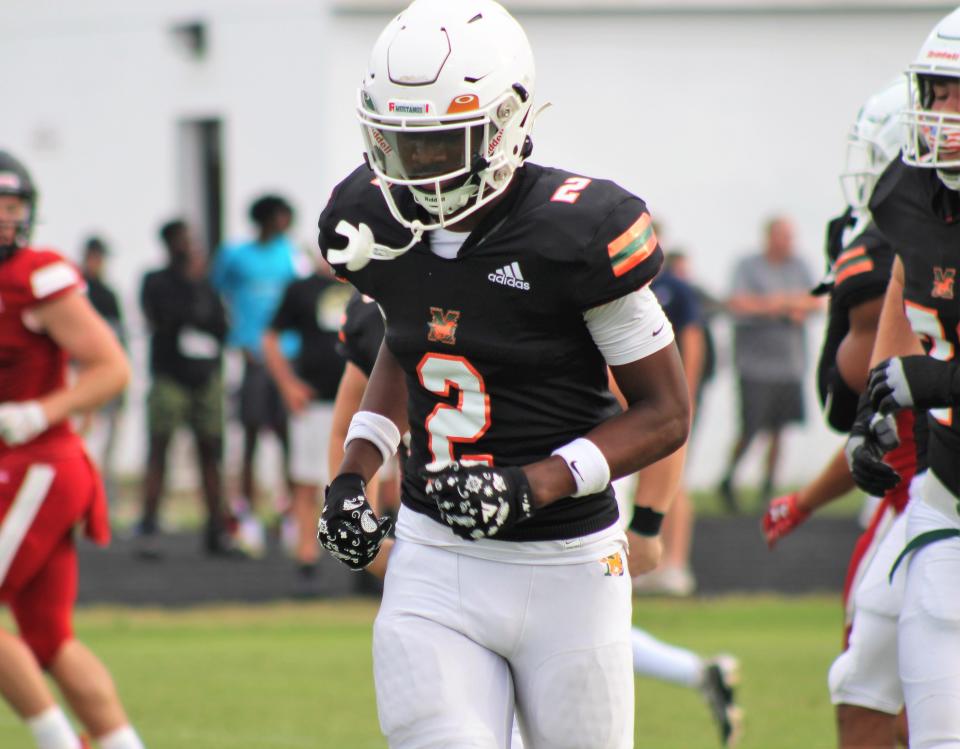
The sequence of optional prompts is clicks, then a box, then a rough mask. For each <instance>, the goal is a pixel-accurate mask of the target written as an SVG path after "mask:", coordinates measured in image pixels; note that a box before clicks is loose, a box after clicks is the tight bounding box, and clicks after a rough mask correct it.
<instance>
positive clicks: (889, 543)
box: [763, 79, 923, 749]
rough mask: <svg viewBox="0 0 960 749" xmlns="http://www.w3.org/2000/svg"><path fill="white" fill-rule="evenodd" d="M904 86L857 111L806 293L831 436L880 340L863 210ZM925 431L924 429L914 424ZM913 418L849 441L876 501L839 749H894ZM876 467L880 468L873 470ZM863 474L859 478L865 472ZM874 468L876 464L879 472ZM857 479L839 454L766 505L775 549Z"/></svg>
mask: <svg viewBox="0 0 960 749" xmlns="http://www.w3.org/2000/svg"><path fill="white" fill-rule="evenodd" d="M905 100H906V81H904V80H902V79H900V80H897V81H896V82H894V83H893V84H891V85H889V86H887V87H886V88H885V89H884V90H882V91H881V92H880V93H878V94H876V95H874V96H872V97H871V98H870V99H868V101H867V102H866V104H865V105H864V106H863V108H862V109H861V111H860V113H859V115H858V117H857V121H856V123H855V125H854V127H853V130H852V131H851V137H850V148H849V151H848V156H847V165H846V171H845V174H844V175H843V177H842V180H843V183H844V187H845V188H849V189H845V194H846V195H847V198H848V200H850V208H849V209H848V211H847V212H846V213H845V214H844V215H843V216H842V217H840V218H838V219H835V220H833V221H831V222H830V224H829V226H828V231H827V260H828V265H829V268H830V271H829V273H828V275H827V278H826V279H825V281H824V282H823V283H822V284H821V285H820V286H819V287H818V288H817V289H816V290H815V291H814V293H829V294H830V307H829V316H828V321H827V328H826V332H825V340H824V343H823V349H822V351H821V356H820V363H819V366H818V380H819V390H820V397H821V404H822V405H823V407H824V416H825V417H826V420H827V422H828V423H829V424H830V426H832V427H833V428H834V429H836V430H837V431H841V432H849V431H850V430H851V428H852V427H853V425H854V419H855V416H856V413H857V404H858V401H859V398H860V393H862V392H863V390H864V389H865V388H866V382H867V375H868V372H869V361H870V354H871V351H872V349H873V344H874V340H875V338H876V332H877V325H878V322H879V317H880V309H881V306H882V302H883V296H884V293H885V291H886V287H887V282H888V281H889V279H890V269H891V266H892V263H893V257H894V252H893V248H892V247H891V246H890V244H889V243H888V242H887V241H886V238H885V237H884V236H883V235H882V234H881V233H880V231H879V230H878V229H877V227H876V225H875V224H874V223H873V222H872V219H871V216H870V212H869V210H868V208H867V202H868V200H869V198H870V195H871V193H872V191H873V187H874V186H875V184H876V181H877V178H878V177H879V176H880V173H881V172H882V171H883V169H884V168H885V167H886V166H887V165H888V164H889V163H890V162H891V161H892V160H893V159H895V158H898V157H899V153H900V147H901V145H902V142H903V127H902V124H901V120H902V114H903V110H904V104H905ZM916 424H917V425H922V424H923V422H922V420H919V421H916ZM914 425H915V420H914V418H913V412H912V411H903V412H902V413H901V414H900V415H899V432H900V434H901V435H902V437H903V438H902V439H901V444H900V445H899V446H898V447H897V448H896V450H895V451H893V452H890V453H888V454H887V455H886V456H882V454H881V453H880V452H879V451H875V450H871V449H870V448H871V445H868V444H865V442H864V441H862V440H861V441H860V442H851V446H852V449H851V454H852V457H853V456H855V457H856V459H854V460H853V461H852V462H853V464H854V468H855V469H857V479H858V481H861V482H864V478H865V477H866V479H867V480H866V481H865V482H864V483H865V484H866V485H865V486H864V487H863V488H864V489H865V491H867V492H869V493H871V494H873V495H876V496H877V497H882V500H878V504H877V506H876V507H875V508H874V510H873V513H872V518H871V520H870V522H869V524H868V525H867V529H866V531H865V532H864V533H863V534H862V535H861V537H860V538H859V539H858V541H857V544H856V546H855V547H854V551H853V555H852V557H851V559H850V563H849V566H848V571H847V578H846V582H845V585H844V595H843V602H844V608H845V613H846V617H845V625H846V628H845V632H846V647H845V648H844V650H843V652H842V653H841V654H840V655H839V657H838V658H837V659H836V660H835V661H834V663H833V665H832V667H831V669H830V676H829V685H830V696H831V701H832V702H833V704H834V705H836V715H837V729H838V737H837V738H838V746H839V747H841V749H847V748H848V747H849V748H852V747H863V746H871V747H877V748H878V749H879V748H881V747H890V749H893V747H894V746H895V745H896V742H897V733H898V730H897V729H898V720H897V716H898V715H899V714H900V713H901V709H902V706H903V692H902V689H901V687H900V679H899V673H898V664H897V653H896V639H897V632H896V627H897V616H898V614H899V611H900V605H901V602H902V598H903V586H902V585H899V584H898V585H893V586H891V585H890V584H889V583H888V581H887V577H886V576H887V573H888V572H889V569H890V565H891V563H892V561H893V559H894V558H895V557H896V555H897V554H898V553H899V551H900V549H901V548H903V538H904V535H905V532H906V531H905V526H906V522H905V518H903V517H901V515H900V513H902V511H903V509H904V507H905V506H906V504H907V501H908V499H909V497H910V488H911V485H912V480H913V477H914V475H915V473H916V472H917V471H918V470H922V461H920V463H919V466H921V467H918V459H917V458H918V456H917V453H918V445H922V444H923V440H922V436H921V439H919V440H918V439H914V437H913V431H914ZM881 457H884V458H885V460H886V464H880V459H881ZM865 459H866V465H865V468H866V469H867V471H866V473H865V474H864V475H861V471H860V468H861V467H864V466H863V463H864V460H865ZM878 464H879V465H878ZM878 468H880V469H883V470H884V471H887V472H889V473H890V474H891V475H892V474H893V471H894V469H895V471H896V472H897V473H899V475H900V480H899V482H898V483H896V485H895V486H893V487H892V488H889V491H886V489H887V487H888V484H886V483H880V484H875V483H874V482H873V481H871V480H869V479H871V478H872V477H873V474H874V471H876V470H877V469H878ZM853 485H854V477H853V476H852V475H851V471H850V468H848V465H847V460H846V456H845V453H844V451H843V450H841V451H840V452H839V453H838V454H837V455H836V456H834V458H833V459H832V460H831V461H830V462H829V463H828V464H827V466H826V467H825V468H824V469H823V470H822V471H821V472H820V474H819V475H818V476H817V477H816V478H815V479H814V480H813V481H812V482H810V483H809V484H808V485H807V486H805V487H803V488H802V489H800V490H799V491H797V492H794V493H792V494H789V495H786V496H784V497H778V498H777V499H775V500H773V501H772V502H771V503H770V507H769V508H768V510H767V513H766V514H765V516H764V519H763V527H764V533H765V535H766V538H767V542H768V543H769V545H770V546H771V547H772V546H773V545H774V544H775V543H776V542H777V541H778V540H779V539H780V538H782V537H783V536H785V535H787V534H788V533H790V532H792V531H793V530H794V529H795V528H796V527H797V526H799V525H800V524H801V523H802V522H803V521H804V520H805V519H806V518H807V517H809V515H810V513H812V512H814V511H816V510H817V509H819V508H820V507H822V506H824V505H825V504H827V503H829V502H832V501H833V500H835V499H838V498H840V497H841V496H844V495H845V494H846V493H847V492H848V491H849V490H850V489H852V488H853Z"/></svg>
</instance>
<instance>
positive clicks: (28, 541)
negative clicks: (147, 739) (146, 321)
mask: <svg viewBox="0 0 960 749" xmlns="http://www.w3.org/2000/svg"><path fill="white" fill-rule="evenodd" d="M35 206H36V193H35V190H34V187H33V183H32V181H31V179H30V176H29V174H28V173H27V171H26V169H24V167H23V166H22V165H21V164H20V163H19V162H18V161H17V160H16V159H14V158H13V157H12V156H11V155H9V154H8V153H6V152H3V151H0V601H2V602H3V603H4V604H5V605H7V606H9V607H10V610H11V612H12V614H13V617H14V619H15V620H16V622H17V627H18V629H19V637H18V636H16V635H14V634H12V633H10V632H6V631H4V630H0V694H3V696H4V698H5V699H6V700H7V702H9V703H10V705H11V707H12V708H13V709H14V710H15V711H16V713H17V714H18V715H20V716H21V717H22V718H23V719H24V721H26V723H27V725H28V726H29V728H30V730H31V731H32V733H33V735H34V738H35V740H36V743H37V746H38V747H40V749H80V747H81V746H82V744H81V740H80V739H79V737H78V736H77V735H76V733H75V732H74V730H73V728H72V727H71V725H70V723H69V721H68V720H67V718H66V716H65V714H64V713H63V711H62V710H61V709H60V707H59V706H58V705H57V703H56V701H55V700H54V698H53V695H52V694H51V692H50V689H49V687H48V686H47V683H46V681H45V679H44V677H43V671H47V672H48V673H49V674H50V676H52V677H53V679H54V681H56V683H57V685H58V686H59V687H60V690H61V691H62V693H63V695H64V697H65V698H66V700H67V702H68V703H69V704H70V706H71V707H72V708H73V710H74V712H75V713H76V715H77V717H78V718H79V719H80V721H81V723H83V725H84V726H85V727H86V729H87V730H88V731H89V733H90V734H91V735H92V736H93V737H94V738H95V739H96V740H97V742H98V744H99V746H100V747H102V748H103V749H142V747H143V744H142V743H141V741H140V739H139V737H138V736H137V734H136V732H135V731H134V730H133V728H132V727H131V726H130V723H129V721H128V719H127V716H126V714H125V712H124V709H123V706H122V705H121V704H120V699H119V697H118V695H117V691H116V688H115V686H114V684H113V680H112V678H111V677H110V674H109V673H108V671H107V669H106V668H105V667H104V665H103V664H102V663H101V662H100V661H99V660H98V659H97V657H96V656H95V655H94V654H93V653H91V652H90V651H89V650H88V649H87V648H86V647H85V646H84V645H82V644H81V643H80V642H79V641H77V640H76V639H74V637H73V631H72V622H71V619H72V610H73V603H74V600H75V598H76V593H77V557H76V549H75V547H74V541H73V529H74V527H75V526H77V525H83V526H84V527H85V530H86V534H87V536H89V537H90V538H91V539H93V540H94V541H96V542H98V543H106V542H107V541H108V540H109V536H110V529H109V525H108V521H107V506H106V497H105V495H104V491H103V486H102V483H101V481H100V477H99V475H98V474H97V471H96V469H95V468H94V467H93V465H92V463H91V461H90V459H89V458H88V457H87V454H86V452H85V450H84V447H83V442H82V440H81V439H80V437H78V436H77V435H76V434H75V433H74V432H73V431H72V429H71V427H70V424H69V422H68V419H69V417H70V416H71V414H74V413H77V412H81V411H88V410H90V409H93V408H96V407H98V406H100V405H102V404H104V403H106V402H108V401H109V400H110V399H111V398H114V397H116V396H117V394H119V393H120V392H121V391H122V390H123V388H124V386H125V385H126V382H127V380H128V378H129V368H128V365H127V361H126V357H125V355H124V353H123V350H122V349H121V348H120V344H119V343H118V342H117V340H116V337H115V336H114V334H113V333H112V332H111V330H110V328H109V327H107V324H106V323H105V322H104V321H103V320H102V319H101V318H100V316H99V315H97V313H96V312H95V311H94V309H93V307H92V306H91V305H90V302H89V301H88V300H87V298H86V295H85V294H84V293H83V291H84V285H83V281H82V279H81V277H80V275H79V273H78V272H77V270H76V269H75V268H74V267H73V266H72V265H70V264H69V263H67V262H66V261H65V260H64V259H63V258H62V257H61V256H60V255H58V254H57V253H55V252H52V251H50V250H40V249H36V248H33V247H31V246H30V245H29V239H30V230H31V227H32V224H33V219H34V212H35ZM68 360H70V361H72V362H73V363H74V364H75V365H76V368H77V376H76V378H75V379H74V380H73V381H72V382H71V383H70V384H67V378H66V366H67V361H68Z"/></svg>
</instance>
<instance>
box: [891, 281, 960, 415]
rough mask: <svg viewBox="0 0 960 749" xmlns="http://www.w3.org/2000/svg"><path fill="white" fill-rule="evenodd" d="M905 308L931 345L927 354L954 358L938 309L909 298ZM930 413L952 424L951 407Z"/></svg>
mask: <svg viewBox="0 0 960 749" xmlns="http://www.w3.org/2000/svg"><path fill="white" fill-rule="evenodd" d="M904 310H905V312H906V314H907V319H908V320H909V321H910V327H912V328H913V332H914V333H916V334H917V335H919V336H920V337H921V338H922V339H923V341H924V344H925V345H928V346H930V350H929V351H927V355H928V356H932V357H933V358H934V359H939V360H940V361H950V360H952V359H953V357H954V354H955V353H956V352H955V351H954V346H953V344H952V343H950V341H948V340H947V336H946V332H945V331H944V329H943V323H942V322H940V317H939V316H938V315H937V311H936V310H935V309H931V308H930V307H924V306H923V305H920V304H917V303H915V302H911V301H910V300H909V299H905V300H904ZM930 415H931V416H933V418H935V419H936V420H937V421H939V422H940V423H941V424H943V425H944V426H950V424H951V422H952V420H953V415H952V412H951V411H950V409H949V408H931V409H930Z"/></svg>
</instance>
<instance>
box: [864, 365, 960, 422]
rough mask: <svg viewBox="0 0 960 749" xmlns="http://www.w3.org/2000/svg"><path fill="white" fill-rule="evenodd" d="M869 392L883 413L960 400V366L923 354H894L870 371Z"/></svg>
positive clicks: (938, 406)
mask: <svg viewBox="0 0 960 749" xmlns="http://www.w3.org/2000/svg"><path fill="white" fill-rule="evenodd" d="M867 392H869V393H870V403H871V404H872V405H873V408H874V410H875V411H878V412H879V413H882V414H889V413H893V412H894V411H898V410H900V409H901V408H919V409H922V410H924V411H925V410H927V409H928V408H942V407H946V406H952V405H953V404H954V403H956V402H957V401H958V400H960V368H958V367H957V364H956V362H947V361H941V360H940V359H934V358H933V357H932V356H925V355H923V354H916V355H913V356H895V357H893V358H892V359H887V360H886V361H882V362H880V363H879V364H878V365H877V366H876V367H874V368H873V369H872V370H871V371H870V379H869V381H868V382H867Z"/></svg>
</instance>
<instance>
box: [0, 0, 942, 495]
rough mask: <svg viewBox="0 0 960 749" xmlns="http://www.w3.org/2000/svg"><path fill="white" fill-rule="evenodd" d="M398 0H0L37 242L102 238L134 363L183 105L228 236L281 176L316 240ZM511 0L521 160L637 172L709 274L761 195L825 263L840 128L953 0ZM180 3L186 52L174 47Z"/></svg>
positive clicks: (705, 448)
mask: <svg viewBox="0 0 960 749" xmlns="http://www.w3.org/2000/svg"><path fill="white" fill-rule="evenodd" d="M400 5H401V3H393V2H384V1H381V0H376V1H374V0H330V1H329V2H324V1H323V0H283V2H276V0H192V1H190V2H188V1H187V0H141V1H140V2H137V3H118V2H113V1H110V0H84V1H82V2H75V3H69V4H65V3H62V2H57V1H56V0H5V2H4V3H2V4H0V65H2V69H3V70H4V71H5V76H4V85H3V89H4V96H3V102H4V103H3V106H2V115H0V122H2V125H0V147H4V148H9V149H10V150H12V151H13V152H14V153H16V154H18V155H19V156H21V157H22V159H23V160H24V161H25V162H26V163H27V164H28V165H29V167H30V168H31V169H32V171H33V173H34V175H35V178H36V180H37V182H38V183H39V186H40V190H41V201H42V202H41V214H40V224H39V226H38V229H37V233H36V240H37V242H38V243H39V244H45V245H52V246H54V247H58V248H60V249H62V250H63V251H65V252H66V253H67V254H69V255H73V256H76V255H77V254H78V251H79V243H80V241H81V239H82V237H83V236H85V235H86V234H87V233H89V232H93V231H96V232H100V233H102V234H103V235H104V236H105V237H106V238H107V239H108V240H109V241H110V243H111V245H112V247H113V248H114V250H115V253H114V256H113V257H112V258H111V260H110V263H111V270H110V273H111V280H112V281H113V282H114V283H115V285H116V286H117V287H118V288H119V290H120V292H121V294H122V296H123V300H124V302H125V303H126V304H125V307H126V310H127V313H128V317H129V318H130V323H131V327H132V328H133V330H134V333H135V335H134V337H133V346H134V355H135V357H136V359H137V361H138V363H140V364H141V365H142V363H143V361H142V360H143V344H144V340H143V336H142V329H141V328H140V326H139V315H138V313H137V310H136V295H137V291H138V286H139V278H140V275H141V274H142V273H143V271H145V270H146V269H148V268H150V267H152V266H156V265H158V264H160V263H161V262H162V260H163V254H162V251H161V248H160V246H159V243H158V241H157V240H156V229H157V227H158V226H159V224H160V223H161V222H162V221H163V220H165V219H167V218H168V217H170V216H172V215H174V214H178V213H186V214H187V215H190V216H195V215H197V214H196V211H197V208H196V197H195V194H196V189H193V188H195V184H194V183H193V182H190V177H189V174H191V170H192V169H194V167H195V163H194V162H193V161H192V160H191V159H190V157H189V153H188V151H189V148H190V147H189V146H185V145H184V143H185V142H186V143H190V142H191V141H190V140H189V139H185V138H184V137H183V127H184V123H189V122H194V123H197V122H213V121H215V122H218V123H219V127H220V132H221V138H222V144H221V151H222V152H221V159H222V162H221V168H222V180H223V184H222V201H223V207H224V214H223V216H224V226H223V229H224V235H225V236H226V237H236V236H240V235H243V234H245V233H246V232H247V231H248V224H247V221H246V208H247V204H248V203H249V201H250V199H251V198H252V197H254V196H255V195H256V194H258V193H260V192H262V191H264V190H277V191H281V192H283V193H285V194H287V195H289V196H290V198H291V199H292V200H293V202H294V204H295V206H296V208H297V209H298V222H297V225H296V227H295V232H294V233H295V235H296V237H297V239H298V240H299V241H300V242H302V243H303V244H304V245H305V246H311V247H312V245H313V243H314V238H315V231H314V227H315V221H316V217H317V215H318V214H319V212H320V210H321V208H322V206H323V204H324V202H325V201H326V198H327V196H328V195H329V192H330V190H331V188H332V187H333V185H334V184H335V183H336V182H337V181H338V179H339V178H341V177H342V176H343V175H345V174H346V173H347V172H348V171H349V170H350V169H352V168H353V167H354V166H355V165H356V164H357V163H358V161H359V159H360V154H361V144H360V135H359V130H358V126H357V124H356V122H355V120H354V116H353V106H354V103H355V88H356V85H357V83H358V82H359V80H360V76H361V72H362V69H363V67H364V64H365V60H366V55H367V52H368V49H369V47H370V46H371V45H372V43H373V41H374V40H375V38H376V36H377V34H378V33H379V30H380V29H381V28H382V26H383V25H384V24H385V22H386V20H387V19H388V17H389V10H388V9H389V8H394V9H396V8H399V7H400ZM506 5H507V7H508V8H511V7H512V8H514V9H516V10H517V11H518V16H519V18H520V20H521V22H522V23H523V24H524V25H525V27H526V29H527V31H528V35H529V37H530V40H531V42H532V45H533V48H534V52H535V54H536V58H537V65H538V86H537V98H538V99H539V101H540V102H541V103H545V102H548V101H549V102H552V103H553V107H551V108H550V109H548V110H546V111H545V112H544V113H543V114H542V116H541V117H540V119H539V120H538V122H537V125H536V128H535V131H534V142H535V151H534V157H533V158H534V160H537V161H540V162H543V163H546V164H555V165H560V166H563V167H565V168H568V169H571V170H573V171H577V172H582V173H583V174H587V175H591V176H605V177H610V178H613V179H615V180H617V181H618V182H620V183H621V184H623V185H624V186H626V187H628V188H629V189H631V190H633V191H635V192H637V193H638V194H640V195H641V196H643V197H644V198H645V199H646V200H647V201H648V203H649V206H650V208H651V211H652V212H653V215H654V216H655V217H656V218H658V220H659V221H660V222H662V224H663V225H664V231H663V239H664V242H665V244H666V245H667V248H668V249H669V248H670V247H683V248H684V249H685V250H686V251H687V253H688V254H689V255H690V257H691V258H692V260H693V266H694V270H695V273H696V275H697V276H698V278H699V279H700V280H701V281H702V282H703V284H704V285H705V286H706V287H707V288H708V289H710V290H711V291H713V292H715V293H718V294H722V293H724V292H725V289H726V286H727V280H728V277H729V274H730V271H731V269H732V265H733V263H734V262H735V260H736V259H737V257H738V256H739V255H741V254H742V253H744V252H745V251H747V250H752V249H754V248H756V246H757V245H758V244H759V241H760V236H759V234H760V224H761V222H762V221H763V219H764V218H765V217H767V216H768V215H770V214H771V213H775V212H785V213H788V214H790V215H792V216H793V217H795V219H796V220H797V225H798V228H799V240H800V245H801V248H802V254H803V256H804V258H805V259H806V260H807V262H808V263H809V264H810V265H811V267H812V268H813V269H815V270H817V271H819V269H820V267H821V265H822V259H821V244H822V236H823V227H824V222H825V221H826V219H827V218H828V217H830V216H832V215H834V214H836V213H837V212H838V211H839V210H840V209H841V208H842V197H841V193H840V189H839V184H838V180H837V174H838V172H839V170H840V168H841V165H842V160H843V156H844V151H845V134H846V132H847V130H848V128H849V126H850V124H851V122H852V120H853V118H854V116H855V114H856V112H857V109H858V107H859V104H860V102H861V100H863V99H864V98H866V97H867V96H868V95H869V94H870V93H872V92H873V91H875V90H877V89H878V88H880V87H881V86H882V85H883V84H884V83H885V82H886V81H888V80H889V79H890V78H892V77H893V76H895V75H897V74H898V73H899V72H900V71H901V70H902V68H903V67H904V65H905V64H906V63H907V61H908V60H909V59H910V58H911V56H912V55H913V54H914V53H915V52H916V50H917V49H918V48H919V46H920V44H921V43H922V41H923V39H924V38H925V36H926V35H927V33H928V32H929V31H930V29H931V28H932V27H933V25H934V24H935V23H936V21H937V20H938V19H939V18H940V17H941V16H942V15H944V14H945V13H946V12H947V11H948V10H950V9H951V7H952V6H950V5H948V4H944V3H935V2H923V1H922V0H917V1H916V2H910V3H906V2H860V1H858V0H849V1H848V2H843V3H832V2H829V3H828V2H819V1H818V0H794V1H793V2H790V1H789V0H767V1H765V2H762V1H761V0H740V1H739V2H722V1H721V0H700V1H698V2H693V0H689V1H687V0H685V1H684V2H679V3H674V2H671V3H665V2H652V1H651V0H604V1H603V2H598V3H582V2H577V3H574V2H548V1H547V0H518V2H517V3H511V2H509V0H508V1H507V2H506ZM196 24H200V25H201V26H202V34H203V38H202V43H203V45H204V47H205V50H204V51H203V53H202V54H200V55H196V54H194V53H193V51H192V48H191V44H194V43H195V42H196V41H197V38H196V35H195V32H196ZM194 150H196V149H195V148H194ZM191 164H193V166H191ZM194 171H195V170H194ZM184 180H187V182H186V183H185V182H184ZM191 195H193V196H194V197H193V198H190V197H189V196H191ZM813 327H814V329H812V330H811V339H812V340H811V348H812V349H813V348H816V345H817V343H818V338H819V328H818V325H815V326H813ZM138 331H139V332H140V333H141V335H137V332H138ZM722 338H723V336H722V335H721V340H722ZM811 367H812V365H811ZM143 389H144V385H143V378H142V377H141V378H139V381H138V383H137V384H136V385H135V387H134V391H133V394H132V398H131V403H132V405H133V408H132V409H131V413H130V414H129V416H128V419H127V421H126V423H125V430H126V438H125V439H123V441H122V444H123V447H124V450H123V452H122V454H121V456H120V458H121V461H120V462H121V463H122V466H123V467H124V468H125V469H127V470H130V471H133V470H138V468H139V465H140V461H141V459H142V446H143V440H142V434H141V431H142V428H141V426H142V411H141V410H140V408H139V400H140V399H141V396H142V393H143ZM810 393H811V404H812V402H813V399H812V393H813V390H812V387H811V389H810ZM732 397H733V389H732V384H731V383H730V382H729V380H728V378H727V377H726V376H721V377H720V378H719V379H718V381H717V382H716V383H715V384H714V385H713V387H712V391H711V392H710V396H709V401H708V404H707V407H706V409H705V412H704V414H703V418H702V420H701V424H700V425H699V429H700V433H699V436H698V445H697V447H696V449H695V450H694V452H693V459H692V465H691V473H692V477H693V479H694V483H695V484H700V485H708V484H711V483H712V482H713V481H714V480H715V478H716V476H717V474H718V472H719V470H720V465H721V463H722V460H723V457H724V455H725V453H726V450H727V446H728V443H729V441H730V439H732V434H731V428H732V424H733V423H734V421H735V419H733V413H734V410H733V403H732ZM811 416H812V417H813V416H814V415H813V413H812V412H811ZM835 444H838V441H837V440H835V439H832V438H829V437H827V436H826V434H825V429H824V428H823V427H822V426H820V423H819V420H818V419H817V418H815V417H813V418H811V421H810V423H809V424H808V426H807V427H806V428H805V429H803V430H801V431H799V432H798V433H796V434H795V435H793V438H792V439H791V441H790V442H789V445H790V447H791V449H790V454H789V455H788V456H787V459H786V462H785V466H784V477H783V478H784V479H785V480H788V481H793V482H799V481H802V480H803V479H804V478H805V477H806V476H807V475H808V474H809V471H810V466H812V465H816V464H818V463H819V462H820V459H821V458H825V457H826V456H827V454H828V452H829V450H830V449H831V448H832V447H833V446H834V445H835Z"/></svg>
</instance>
